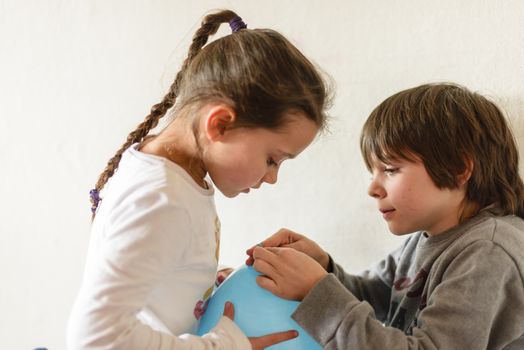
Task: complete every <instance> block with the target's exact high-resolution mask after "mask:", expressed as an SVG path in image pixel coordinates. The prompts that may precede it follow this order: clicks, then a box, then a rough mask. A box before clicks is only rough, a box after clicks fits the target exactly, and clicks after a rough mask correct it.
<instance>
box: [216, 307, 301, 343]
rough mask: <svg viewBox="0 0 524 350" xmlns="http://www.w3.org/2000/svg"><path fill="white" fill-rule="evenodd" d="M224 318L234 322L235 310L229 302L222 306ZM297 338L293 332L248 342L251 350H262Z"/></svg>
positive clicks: (273, 334)
mask: <svg viewBox="0 0 524 350" xmlns="http://www.w3.org/2000/svg"><path fill="white" fill-rule="evenodd" d="M224 316H226V317H229V318H230V319H231V320H232V321H234V320H235V308H234V306H233V304H232V303H230V302H229V301H228V302H226V303H225V305H224ZM296 337H298V332H297V331H295V330H290V331H285V332H279V333H272V334H268V335H264V336H261V337H249V342H250V343H251V347H252V349H253V350H263V349H265V348H267V347H269V346H271V345H275V344H278V343H281V342H283V341H286V340H290V339H293V338H296Z"/></svg>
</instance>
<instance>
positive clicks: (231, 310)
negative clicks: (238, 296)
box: [223, 301, 235, 321]
mask: <svg viewBox="0 0 524 350" xmlns="http://www.w3.org/2000/svg"><path fill="white" fill-rule="evenodd" d="M223 315H224V316H226V317H228V318H229V319H231V321H233V320H234V319H235V307H234V306H233V303H231V302H230V301H226V302H225V304H224V313H223Z"/></svg>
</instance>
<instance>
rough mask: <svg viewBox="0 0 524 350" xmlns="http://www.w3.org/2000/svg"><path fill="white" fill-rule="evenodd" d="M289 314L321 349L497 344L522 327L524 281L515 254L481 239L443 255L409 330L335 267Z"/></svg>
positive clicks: (513, 336) (500, 345)
mask: <svg viewBox="0 0 524 350" xmlns="http://www.w3.org/2000/svg"><path fill="white" fill-rule="evenodd" d="M479 281H482V282H479ZM479 283H480V284H479ZM292 317H293V319H294V320H295V321H297V322H298V323H299V324H300V325H301V326H302V327H303V328H304V329H305V330H306V331H307V332H308V333H309V334H311V335H312V336H313V337H314V338H315V339H317V341H319V342H320V344H321V345H322V346H324V347H325V348H326V349H387V348H399V349H400V348H402V349H486V348H490V349H492V348H493V349H494V348H497V349H499V348H504V347H505V346H507V345H508V344H510V343H511V342H512V341H514V340H515V339H517V338H518V337H519V336H521V335H522V334H523V332H524V326H522V325H523V324H524V287H523V283H522V276H521V274H520V272H519V269H518V266H517V265H516V264H515V262H514V261H513V259H512V258H511V257H510V256H509V255H508V254H507V253H506V252H505V251H504V250H503V249H502V248H500V247H499V246H496V245H494V244H493V243H492V242H489V241H482V242H477V243H475V244H474V245H471V246H469V247H468V248H467V249H464V250H463V251H462V252H460V254H458V255H457V256H456V257H454V258H453V259H450V260H449V261H448V262H447V264H446V271H445V273H444V274H443V276H442V280H441V281H440V283H439V284H438V286H437V287H436V288H434V290H433V291H432V293H431V294H430V295H429V296H428V300H427V306H426V307H425V309H424V310H423V311H421V313H420V314H419V318H418V322H417V326H416V327H414V328H413V331H412V335H406V334H404V332H402V331H401V330H399V329H396V328H394V327H385V326H383V325H382V323H381V322H380V321H378V320H377V319H376V318H375V314H374V311H373V308H372V307H371V306H370V305H369V304H368V303H367V302H362V301H360V300H359V299H358V298H357V297H356V296H355V295H353V294H352V293H351V292H350V291H348V289H347V288H346V287H345V286H344V285H343V284H342V283H341V281H340V280H338V279H337V278H336V277H335V276H334V275H333V274H329V275H327V276H326V277H324V278H323V279H322V280H321V281H320V282H319V283H317V284H316V286H315V287H314V288H313V289H312V290H311V291H310V292H309V294H308V295H307V296H306V297H305V298H304V299H303V300H302V302H301V304H299V306H298V308H297V310H296V311H295V313H294V314H293V316H292Z"/></svg>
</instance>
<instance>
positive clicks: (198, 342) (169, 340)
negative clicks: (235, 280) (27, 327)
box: [67, 192, 251, 350]
mask: <svg viewBox="0 0 524 350" xmlns="http://www.w3.org/2000/svg"><path fill="white" fill-rule="evenodd" d="M133 201H134V203H135V204H134V205H133V206H129V205H124V206H121V207H120V208H118V210H114V211H113V212H112V214H111V217H110V219H109V220H107V221H105V222H104V225H105V227H104V230H103V233H101V232H98V234H99V237H98V238H97V239H95V240H94V241H92V242H95V243H92V245H90V248H89V253H88V258H87V263H86V270H85V274H84V280H83V283H82V286H81V288H80V292H79V296H78V298H77V300H76V303H75V306H74V307H73V311H72V313H71V317H70V319H69V324H68V332H67V333H68V334H67V341H68V348H69V349H70V350H73V349H140V350H168V349H169V350H184V349H192V350H193V349H206V350H207V349H251V346H250V343H249V341H248V339H247V338H246V336H244V335H243V334H242V332H241V331H240V329H239V328H238V327H237V326H236V325H235V324H234V323H233V322H231V321H230V320H229V319H227V318H224V317H223V318H222V320H221V321H220V323H219V324H218V325H217V327H216V328H215V329H213V330H212V331H211V332H210V333H209V334H207V335H205V336H203V337H197V336H191V335H179V336H175V335H171V334H167V333H165V332H161V331H158V330H154V329H153V328H151V327H150V326H148V325H146V324H144V323H142V322H141V321H140V320H139V319H138V317H137V314H138V313H139V312H140V311H141V310H142V309H144V308H145V307H146V306H147V303H148V298H150V296H151V292H152V290H153V289H154V286H155V284H156V283H157V282H158V281H159V280H160V279H162V278H163V277H164V276H165V275H166V272H167V271H169V270H170V269H172V268H173V266H176V265H177V264H180V262H181V261H183V258H184V254H185V248H186V247H187V245H188V242H189V240H190V239H191V232H190V229H189V218H188V216H187V213H186V212H185V210H184V209H182V208H179V207H177V206H176V205H174V204H172V203H170V202H169V201H167V199H166V196H165V195H163V193H161V192H159V193H149V194H147V196H143V197H140V198H133ZM173 222H175V223H177V225H176V227H174V226H173V225H172V224H170V223H173ZM181 283H183V281H181ZM210 283H212V281H211V282H210ZM173 298H177V296H176V295H173ZM173 312H177V310H173Z"/></svg>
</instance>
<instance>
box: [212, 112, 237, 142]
mask: <svg viewBox="0 0 524 350" xmlns="http://www.w3.org/2000/svg"><path fill="white" fill-rule="evenodd" d="M235 120H236V114H235V111H234V110H233V109H232V108H231V107H229V106H228V105H225V104H219V105H215V106H213V107H211V108H210V109H209V110H208V111H207V115H206V121H205V134H206V136H207V138H208V139H209V140H210V141H217V140H219V139H221V138H222V137H223V136H224V134H225V132H226V130H227V129H229V128H231V127H232V126H233V125H234V123H235Z"/></svg>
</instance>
